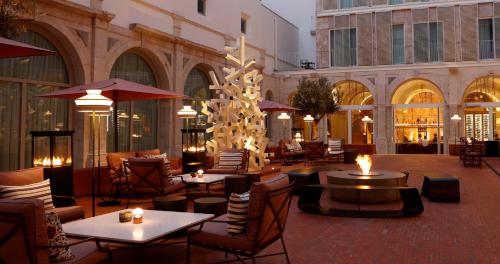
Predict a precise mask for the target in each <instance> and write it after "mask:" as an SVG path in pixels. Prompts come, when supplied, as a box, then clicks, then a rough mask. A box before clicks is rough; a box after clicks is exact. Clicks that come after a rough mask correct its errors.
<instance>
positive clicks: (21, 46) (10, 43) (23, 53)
mask: <svg viewBox="0 0 500 264" xmlns="http://www.w3.org/2000/svg"><path fill="white" fill-rule="evenodd" d="M54 54H55V52H53V51H51V50H46V49H42V48H38V47H35V46H31V45H29V44H25V43H22V42H19V41H15V40H11V39H6V38H2V37H0V58H14V57H29V56H44V55H54Z"/></svg>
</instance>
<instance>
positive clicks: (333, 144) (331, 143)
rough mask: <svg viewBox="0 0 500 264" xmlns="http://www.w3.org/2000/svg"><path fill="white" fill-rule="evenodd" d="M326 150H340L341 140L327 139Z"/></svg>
mask: <svg viewBox="0 0 500 264" xmlns="http://www.w3.org/2000/svg"><path fill="white" fill-rule="evenodd" d="M328 148H330V151H336V150H342V140H341V139H329V140H328Z"/></svg>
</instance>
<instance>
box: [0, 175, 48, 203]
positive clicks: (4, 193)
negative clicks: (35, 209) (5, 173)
mask: <svg viewBox="0 0 500 264" xmlns="http://www.w3.org/2000/svg"><path fill="white" fill-rule="evenodd" d="M0 198H7V199H13V200H15V199H28V198H32V199H40V200H42V201H43V203H44V205H45V210H48V209H53V208H54V205H53V204H52V192H51V190H50V180H49V179H46V180H44V181H41V182H37V183H32V184H27V185H21V186H8V185H0Z"/></svg>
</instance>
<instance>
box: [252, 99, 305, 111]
mask: <svg viewBox="0 0 500 264" xmlns="http://www.w3.org/2000/svg"><path fill="white" fill-rule="evenodd" d="M259 108H260V110H261V111H266V112H293V111H297V110H299V109H298V108H295V107H291V106H288V105H284V104H280V103H276V102H273V101H269V100H263V101H262V102H260V103H259Z"/></svg>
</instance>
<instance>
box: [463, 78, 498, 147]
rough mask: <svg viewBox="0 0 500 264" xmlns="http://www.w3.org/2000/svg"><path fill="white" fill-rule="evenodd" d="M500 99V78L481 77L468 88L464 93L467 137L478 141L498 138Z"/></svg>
mask: <svg viewBox="0 0 500 264" xmlns="http://www.w3.org/2000/svg"><path fill="white" fill-rule="evenodd" d="M499 98H500V77H496V76H485V77H481V78H478V79H476V80H474V82H472V83H471V84H470V85H469V86H468V87H467V89H466V90H465V93H464V105H465V107H464V116H465V120H464V122H465V137H469V138H476V139H478V140H488V139H490V140H491V139H496V138H498V136H496V135H497V133H498V132H497V131H499V130H500V118H498V117H499V115H498V112H500V101H499ZM496 104H498V105H496ZM491 130H493V131H491Z"/></svg>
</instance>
